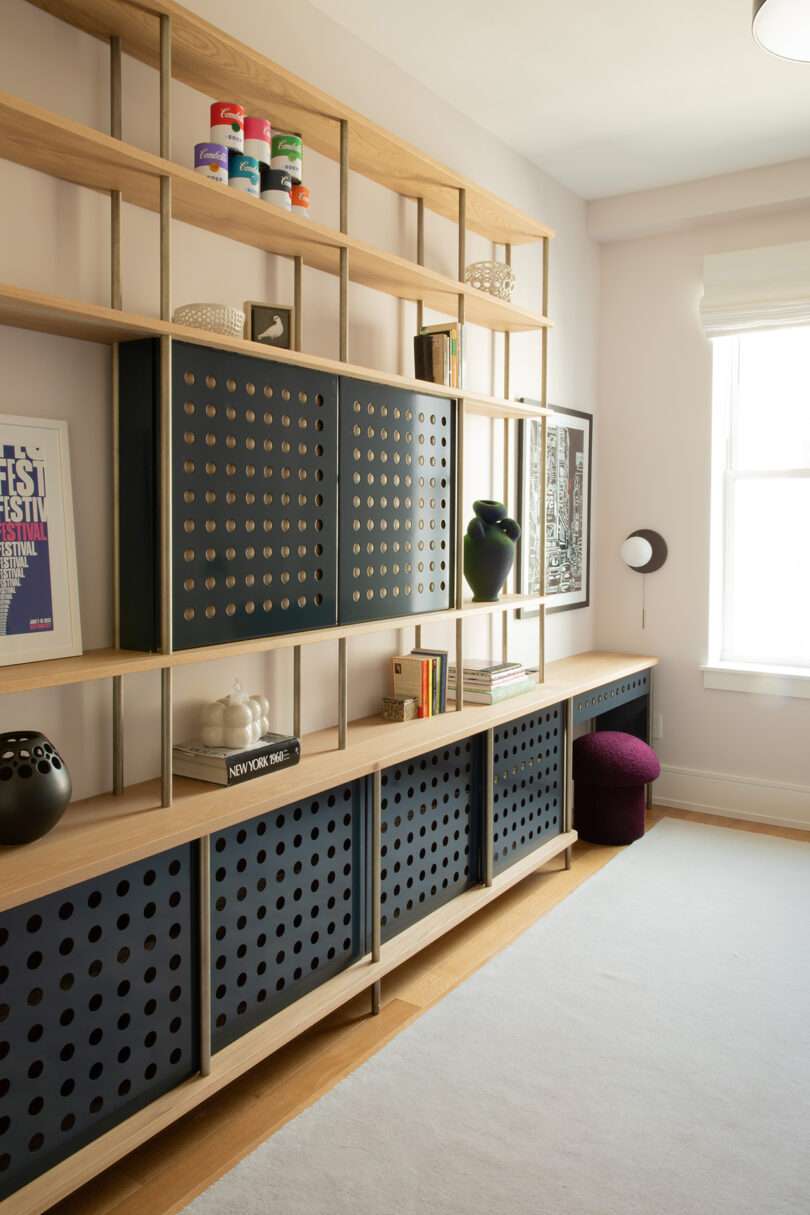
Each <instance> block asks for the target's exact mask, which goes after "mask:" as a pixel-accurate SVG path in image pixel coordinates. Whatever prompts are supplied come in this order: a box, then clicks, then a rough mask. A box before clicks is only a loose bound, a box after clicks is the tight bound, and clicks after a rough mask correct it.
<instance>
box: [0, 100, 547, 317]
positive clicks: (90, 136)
mask: <svg viewBox="0 0 810 1215" xmlns="http://www.w3.org/2000/svg"><path fill="white" fill-rule="evenodd" d="M0 156H2V157H5V158H6V159H7V160H12V161H14V162H15V163H17V164H22V165H26V166H27V167H28V168H31V169H36V170H38V171H39V172H42V173H48V174H50V175H51V176H53V177H59V178H62V179H64V180H65V181H70V182H73V183H75V184H76V185H80V186H85V187H88V188H89V189H94V190H104V191H108V190H120V191H121V195H122V197H123V198H124V200H125V201H126V202H129V203H132V204H134V205H135V206H138V207H144V208H146V209H147V210H150V211H159V209H160V184H159V183H160V177H161V176H169V177H170V178H171V181H172V215H173V217H174V218H175V219H178V220H180V221H182V222H184V223H187V224H191V225H193V226H194V227H197V228H201V229H204V230H205V231H208V232H213V233H216V234H217V235H219V236H226V237H227V238H228V239H230V240H236V241H239V242H241V243H242V244H245V245H250V246H252V247H254V248H256V249H261V250H262V251H264V252H267V253H276V254H280V255H281V256H283V257H293V256H295V255H296V254H300V255H301V257H302V258H303V259H304V262H305V264H306V265H307V266H311V267H312V268H314V269H316V270H321V271H323V272H324V273H327V274H332V275H337V274H338V273H339V270H340V264H339V262H340V249H341V248H343V247H345V248H347V249H348V250H349V277H350V279H351V281H352V282H355V283H359V284H361V285H362V286H365V287H370V288H372V289H373V290H375V291H383V292H385V293H386V294H387V295H393V296H394V297H396V298H398V299H407V300H418V299H421V300H422V302H423V303H424V304H425V306H426V307H428V308H432V309H434V310H435V311H438V312H442V313H445V314H446V315H449V316H455V315H456V313H457V304H458V297H459V294H460V293H461V294H463V295H464V298H465V300H466V317H467V321H468V322H469V323H471V324H474V325H482V326H484V327H485V328H487V329H491V330H494V331H497V332H501V331H504V332H505V331H507V330H508V331H509V332H511V333H520V332H533V331H536V330H538V329H542V328H544V327H545V326H547V325H548V321H547V319H546V318H545V317H542V316H540V315H539V314H535V313H532V312H528V311H526V310H525V309H522V308H518V307H517V306H516V305H514V304H511V303H507V302H505V301H504V300H499V299H497V298H496V297H495V296H492V295H489V294H487V293H486V292H485V291H479V290H477V289H476V288H474V287H470V286H468V285H467V284H465V283H459V282H457V281H456V280H455V279H451V278H448V277H447V276H446V275H443V274H439V273H437V272H436V271H434V270H429V269H427V268H426V267H424V266H418V265H417V264H416V263H415V262H410V261H408V260H407V259H406V258H403V257H398V256H397V255H396V254H394V253H386V252H384V251H382V250H380V249H375V248H374V247H373V246H372V245H368V244H366V243H365V242H364V241H360V240H356V239H355V238H353V237H351V236H347V235H345V234H344V233H341V232H336V231H333V230H332V229H330V228H326V227H324V226H323V225H321V224H315V223H313V222H312V221H311V220H308V219H302V218H301V217H300V216H298V215H293V214H291V213H287V212H285V211H282V210H281V209H280V208H278V207H274V206H272V205H271V204H270V203H266V202H263V201H262V200H261V199H257V198H251V197H250V196H249V195H247V194H243V193H241V192H240V191H237V190H231V189H229V188H228V187H227V186H222V185H218V184H217V183H215V182H210V181H207V180H206V179H205V178H203V177H201V176H200V174H199V173H195V172H194V170H193V169H189V168H186V167H185V166H183V165H178V164H175V163H174V162H173V161H169V160H162V159H161V158H160V157H159V156H154V155H152V153H151V152H144V151H142V150H141V149H140V148H136V147H133V146H132V145H131V144H127V143H124V142H122V141H121V140H117V139H112V138H111V137H110V136H109V135H104V134H102V133H101V132H100V131H95V130H93V128H92V127H86V126H83V125H82V124H81V123H77V122H73V121H72V120H70V119H67V118H62V117H60V116H59V115H56V114H52V113H51V112H50V111H48V110H44V109H42V108H41V107H39V106H35V105H32V104H30V103H28V102H23V101H20V100H19V99H18V98H16V97H13V96H11V95H10V94H8V93H0Z"/></svg>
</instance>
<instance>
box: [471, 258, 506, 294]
mask: <svg viewBox="0 0 810 1215" xmlns="http://www.w3.org/2000/svg"><path fill="white" fill-rule="evenodd" d="M464 282H465V283H469V285H470V286H471V287H476V288H477V289H478V290H479V291H486V293H487V295H494V296H495V297H496V298H497V299H499V300H506V302H507V303H509V301H510V300H511V299H512V292H513V291H514V289H515V272H514V270H513V269H512V267H511V266H507V264H506V262H472V264H471V265H469V266H468V267H467V269H466V270H465V271H464Z"/></svg>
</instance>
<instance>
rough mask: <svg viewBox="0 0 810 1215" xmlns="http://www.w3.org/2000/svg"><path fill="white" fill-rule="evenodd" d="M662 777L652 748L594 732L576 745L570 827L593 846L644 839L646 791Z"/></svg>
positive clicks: (635, 740) (613, 732) (638, 741)
mask: <svg viewBox="0 0 810 1215" xmlns="http://www.w3.org/2000/svg"><path fill="white" fill-rule="evenodd" d="M660 775H661V765H660V763H659V762H658V756H657V755H656V754H655V752H654V751H653V749H652V747H650V746H648V745H647V743H645V742H644V741H643V740H642V739H640V738H636V737H635V735H633V734H621V733H619V732H618V731H616V730H598V731H596V732H595V733H594V734H584V735H583V736H582V738H577V739H576V740H575V741H574V793H575V797H574V812H575V821H574V826H575V827H576V829H577V831H578V832H579V835H580V837H581V839H584V840H587V841H588V842H589V843H592V844H632V842H633V840H637V839H639V838H640V837H641V836H642V835H643V834H644V813H645V808H646V807H645V801H646V799H645V793H644V789H645V785H647V784H648V783H649V782H650V781H654V780H656V779H657V778H658V777H659V776H660Z"/></svg>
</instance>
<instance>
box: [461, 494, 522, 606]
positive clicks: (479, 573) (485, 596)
mask: <svg viewBox="0 0 810 1215" xmlns="http://www.w3.org/2000/svg"><path fill="white" fill-rule="evenodd" d="M473 510H474V511H475V518H474V519H471V520H470V522H469V523H468V524H467V532H466V534H465V536H464V577H465V578H466V579H467V582H468V583H469V585H470V587H471V589H472V592H473V602H475V603H489V602H492V600H494V599H497V598H498V596H499V595H500V593H501V589H502V587H503V584H504V583H505V582H506V579H507V578H508V577H509V571H510V570H511V568H512V565H513V564H514V560H515V545H516V543H517V541H518V540H519V539H520V525H519V524H518V523H516V522H515V520H514V519H510V518H509V517H508V515H507V513H506V507H505V506H504V505H503V503H502V502H493V501H491V500H490V499H488V498H479V500H478V501H477V502H473Z"/></svg>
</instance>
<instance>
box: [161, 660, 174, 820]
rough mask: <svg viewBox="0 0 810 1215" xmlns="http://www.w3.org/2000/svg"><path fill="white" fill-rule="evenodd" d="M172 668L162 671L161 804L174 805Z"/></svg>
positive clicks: (163, 668)
mask: <svg viewBox="0 0 810 1215" xmlns="http://www.w3.org/2000/svg"><path fill="white" fill-rule="evenodd" d="M173 674H174V672H173V671H172V668H171V667H162V668H161V671H160V804H161V806H163V807H167V806H170V805H171V804H172V747H173V745H174V737H173V735H174V724H173V721H172V688H173V680H172V675H173Z"/></svg>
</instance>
